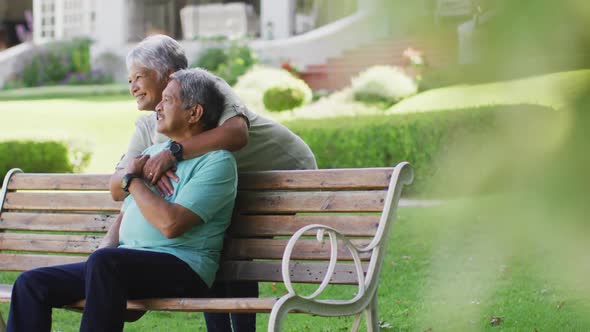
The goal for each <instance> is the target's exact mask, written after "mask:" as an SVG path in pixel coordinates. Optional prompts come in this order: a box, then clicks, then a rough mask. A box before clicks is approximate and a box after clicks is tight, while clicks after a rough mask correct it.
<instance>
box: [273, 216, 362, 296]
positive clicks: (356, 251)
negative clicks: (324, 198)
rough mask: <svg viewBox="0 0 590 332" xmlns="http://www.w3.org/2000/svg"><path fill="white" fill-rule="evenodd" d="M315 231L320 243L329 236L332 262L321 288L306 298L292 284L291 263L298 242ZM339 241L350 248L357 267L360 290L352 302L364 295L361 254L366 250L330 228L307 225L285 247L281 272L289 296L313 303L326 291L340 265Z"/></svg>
mask: <svg viewBox="0 0 590 332" xmlns="http://www.w3.org/2000/svg"><path fill="white" fill-rule="evenodd" d="M313 231H315V232H316V238H317V240H318V242H324V241H325V240H326V239H325V238H326V234H327V236H328V239H329V241H330V261H329V263H328V270H327V271H326V274H325V275H324V279H323V280H322V282H321V284H320V286H319V288H318V289H317V290H316V291H315V292H313V294H311V295H308V296H304V295H300V294H297V291H296V290H295V289H294V288H293V285H292V284H291V276H290V273H289V266H290V263H291V256H292V253H293V249H294V248H295V245H296V244H297V241H298V240H299V239H300V238H301V236H303V235H304V234H308V233H310V232H313ZM338 240H340V241H341V244H343V245H344V246H345V247H346V248H348V251H349V252H350V254H351V255H352V258H353V261H354V265H355V270H356V274H357V281H358V286H359V290H358V293H357V295H356V297H355V298H353V299H351V300H350V301H352V302H354V301H356V300H357V299H359V298H361V297H362V296H363V295H364V293H365V291H366V287H365V275H364V273H363V265H362V263H361V259H360V253H361V252H366V249H365V250H363V249H364V248H359V247H357V246H355V245H354V244H353V243H352V242H351V241H350V240H349V239H348V238H347V237H345V236H344V235H342V234H341V233H339V232H338V231H337V230H335V229H334V228H332V227H329V226H325V225H319V224H313V225H307V226H305V227H302V228H301V229H299V230H298V231H297V232H295V233H294V234H293V236H291V238H290V239H289V242H288V243H287V246H286V247H285V252H284V253H283V261H282V267H281V270H282V275H283V282H284V284H285V287H286V288H287V292H288V294H291V295H295V296H298V297H300V298H302V299H305V300H310V301H313V300H314V299H315V298H317V297H318V296H319V295H320V294H321V293H322V292H323V291H324V290H325V289H326V287H327V286H328V285H329V284H330V279H331V278H332V275H333V274H334V270H335V268H336V263H338V245H339V243H338Z"/></svg>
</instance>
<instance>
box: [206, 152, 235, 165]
mask: <svg viewBox="0 0 590 332" xmlns="http://www.w3.org/2000/svg"><path fill="white" fill-rule="evenodd" d="M202 157H203V161H205V162H213V161H224V162H230V163H231V162H233V163H235V162H236V160H235V158H234V155H233V153H231V152H229V151H227V150H215V151H211V152H208V153H206V154H204V155H203V156H202Z"/></svg>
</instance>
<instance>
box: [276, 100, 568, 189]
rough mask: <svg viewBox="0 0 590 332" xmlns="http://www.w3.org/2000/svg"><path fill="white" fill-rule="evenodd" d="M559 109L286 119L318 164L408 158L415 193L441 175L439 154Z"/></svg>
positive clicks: (388, 162)
mask: <svg viewBox="0 0 590 332" xmlns="http://www.w3.org/2000/svg"><path fill="white" fill-rule="evenodd" d="M558 113H559V112H555V111H553V110H552V109H550V108H546V107H541V106H524V105H516V106H514V105H513V106H489V107H482V108H477V109H466V110H459V111H458V110H452V111H440V112H423V113H405V114H395V115H376V116H364V117H358V118H350V117H349V118H335V119H334V118H332V119H326V120H314V121H311V120H299V121H293V122H288V123H286V126H287V127H289V128H290V129H291V130H293V131H294V132H295V133H297V134H298V135H299V136H301V138H302V139H303V140H304V141H305V142H306V143H307V144H308V145H309V146H310V148H311V149H312V150H313V152H314V154H315V155H316V159H317V162H318V166H319V167H320V168H346V167H386V166H393V165H395V164H397V163H398V162H400V161H404V160H407V161H409V162H411V163H412V165H413V167H414V169H415V171H416V176H415V181H414V184H413V185H412V186H411V187H410V188H409V190H410V192H411V193H414V194H415V193H425V192H431V190H432V188H430V183H431V180H432V179H434V178H436V177H437V176H439V175H440V174H441V167H442V165H441V164H440V163H439V160H440V158H441V157H444V156H446V155H447V154H448V153H450V151H451V150H453V149H454V148H455V147H456V146H457V145H458V144H461V143H462V142H485V141H486V140H490V139H491V138H492V137H493V135H494V134H495V133H496V131H497V130H499V129H500V128H502V127H503V126H505V124H506V123H512V124H514V125H520V126H522V127H527V126H530V124H531V119H536V118H541V117H543V116H545V117H549V118H551V117H553V116H554V115H555V114H558ZM476 148H478V146H476ZM484 152H485V151H484ZM461 168H462V167H461V165H455V171H458V172H463V171H461ZM498 185H499V184H498ZM447 189H449V190H448V192H446V193H453V191H455V188H452V187H450V188H447ZM457 191H459V190H456V191H455V194H457ZM442 194H444V193H442ZM463 194H464V193H463Z"/></svg>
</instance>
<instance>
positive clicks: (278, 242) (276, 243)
mask: <svg viewBox="0 0 590 332" xmlns="http://www.w3.org/2000/svg"><path fill="white" fill-rule="evenodd" d="M287 242H288V240H287V239H233V240H231V241H229V242H228V244H227V246H226V248H225V249H224V256H225V258H226V259H236V260H240V259H281V258H282V257H283V252H284V251H285V247H286V246H287ZM352 242H353V243H354V244H355V245H357V246H362V245H366V244H368V243H369V240H353V241H352ZM330 250H331V248H330V242H329V241H328V240H326V241H323V242H322V243H320V242H318V241H317V240H304V239H301V240H299V241H298V242H297V244H296V245H295V248H294V250H293V255H292V256H291V258H292V259H302V260H318V259H329V258H330ZM338 258H339V259H341V260H351V259H352V256H351V255H350V253H349V251H348V249H347V248H346V247H344V245H342V244H340V243H339V245H338ZM361 258H363V259H368V258H369V255H367V254H363V255H361Z"/></svg>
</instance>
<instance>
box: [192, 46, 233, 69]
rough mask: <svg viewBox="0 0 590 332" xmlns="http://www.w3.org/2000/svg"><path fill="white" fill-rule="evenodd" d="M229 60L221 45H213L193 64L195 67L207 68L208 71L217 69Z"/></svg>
mask: <svg viewBox="0 0 590 332" xmlns="http://www.w3.org/2000/svg"><path fill="white" fill-rule="evenodd" d="M226 62H227V54H225V50H224V49H223V48H220V47H212V48H208V49H206V50H205V51H204V52H203V53H202V54H201V56H200V57H199V60H197V62H196V63H195V64H194V65H193V67H200V68H204V69H207V70H208V71H211V72H213V71H215V70H217V68H218V67H219V66H220V65H221V64H222V63H226Z"/></svg>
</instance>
